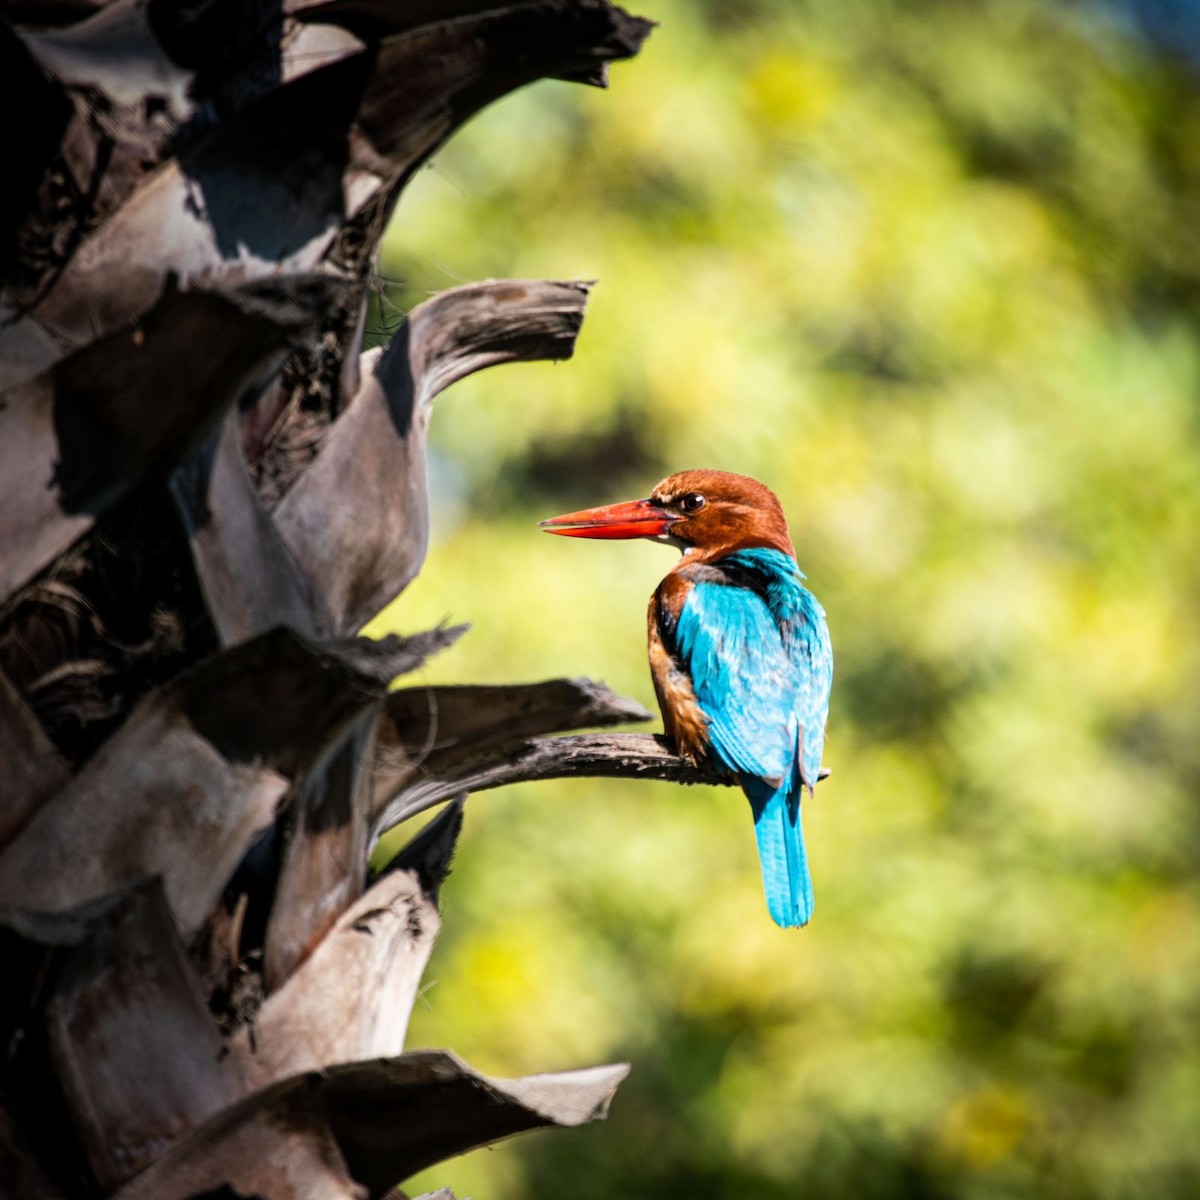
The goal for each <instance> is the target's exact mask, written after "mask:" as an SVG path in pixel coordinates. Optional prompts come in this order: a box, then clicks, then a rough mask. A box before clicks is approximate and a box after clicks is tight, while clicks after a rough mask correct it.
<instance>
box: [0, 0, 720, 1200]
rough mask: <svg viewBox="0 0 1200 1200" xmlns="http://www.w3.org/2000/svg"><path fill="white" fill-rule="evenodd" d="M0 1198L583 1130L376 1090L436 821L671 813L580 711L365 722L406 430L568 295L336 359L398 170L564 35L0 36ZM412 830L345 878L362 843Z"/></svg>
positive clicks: (659, 759)
mask: <svg viewBox="0 0 1200 1200" xmlns="http://www.w3.org/2000/svg"><path fill="white" fill-rule="evenodd" d="M0 13H2V14H4V15H6V16H7V17H8V18H9V20H10V21H11V22H13V23H14V24H12V25H11V26H9V27H0V93H3V95H2V100H3V103H4V111H6V112H9V113H17V112H20V113H25V114H27V117H28V120H27V124H26V127H25V128H24V129H22V131H21V132H22V135H23V136H22V137H21V138H20V139H19V140H18V139H16V138H15V137H14V138H11V140H10V143H9V146H8V148H7V153H6V155H5V163H6V173H7V175H8V180H9V183H8V184H6V187H5V189H4V193H5V194H4V196H3V200H2V202H3V205H4V207H3V209H0V279H2V281H3V287H2V290H0V388H2V389H3V394H2V396H0V764H2V772H3V773H2V776H0V953H2V954H3V961H4V963H5V969H4V971H3V972H2V973H0V978H2V980H3V982H2V983H0V1029H2V1031H3V1035H4V1040H3V1047H4V1052H3V1059H2V1063H3V1068H2V1070H3V1073H2V1075H0V1192H3V1194H4V1195H6V1196H14V1197H15V1196H20V1197H29V1198H35V1200H36V1198H41V1197H46V1198H50V1197H100V1196H120V1197H124V1198H128V1200H132V1198H134V1197H139V1198H140V1197H147V1198H150V1197H154V1198H155V1200H172V1198H175V1197H179V1198H181V1200H182V1198H183V1197H199V1196H224V1197H233V1196H251V1195H254V1196H261V1197H265V1198H267V1200H290V1198H293V1197H302V1196H303V1197H360V1196H382V1195H384V1194H385V1193H388V1191H389V1189H391V1188H392V1187H393V1185H395V1184H396V1182H397V1181H399V1180H403V1179H404V1178H405V1177H407V1176H408V1175H411V1174H412V1173H413V1172H415V1171H418V1170H421V1169H423V1168H424V1167H427V1166H429V1165H430V1164H432V1163H435V1162H437V1161H439V1160H440V1159H442V1158H445V1157H447V1156H449V1155H453V1154H457V1153H460V1152H462V1151H464V1150H466V1149H468V1148H470V1147H472V1146H477V1145H481V1144H484V1143H487V1142H489V1141H492V1140H495V1139H497V1138H501V1137H505V1136H507V1135H509V1134H512V1133H516V1132H519V1131H521V1130H525V1129H532V1128H536V1127H540V1126H555V1125H557V1126H568V1125H575V1124H579V1123H580V1122H583V1121H586V1120H590V1119H592V1118H595V1117H598V1116H601V1115H603V1112H604V1110H605V1107H606V1105H607V1103H608V1101H609V1098H610V1097H611V1095H612V1093H613V1091H614V1089H615V1087H616V1085H617V1083H618V1082H619V1080H620V1079H621V1078H622V1076H623V1075H624V1073H625V1070H626V1068H625V1067H624V1066H623V1065H618V1066H611V1067H597V1068H592V1069H590V1070H583V1071H578V1072H571V1073H567V1074H559V1075H549V1076H538V1077H532V1078H529V1079H522V1080H496V1079H487V1078H484V1077H483V1076H481V1075H478V1074H477V1073H475V1072H474V1071H472V1070H471V1069H470V1068H469V1067H467V1066H466V1065H465V1064H464V1063H462V1062H460V1061H459V1060H457V1059H456V1058H454V1057H453V1056H452V1055H450V1054H448V1053H441V1052H421V1053H411V1052H410V1053H405V1052H404V1038H405V1032H406V1028H407V1024H408V1018H409V1012H410V1009H411V1007H412V1003H413V1000H414V997H415V995H416V991H417V986H418V983H419V980H420V978H421V973H422V971H423V969H424V966H425V963H426V960H427V959H428V956H429V953H430V950H431V948H432V946H433V942H434V939H435V937H436V936H437V932H438V928H439V923H440V918H439V913H438V907H437V900H438V890H439V888H440V886H441V884H442V882H443V880H444V878H445V875H446V872H447V867H448V864H449V861H450V858H451V855H452V854H453V851H454V845H455V841H456V839H457V837H458V836H459V832H460V830H461V826H462V812H463V803H464V801H465V797H466V795H467V794H468V793H470V792H472V791H476V790H480V789H483V788H489V787H495V786H497V785H499V784H502V783H505V782H509V781H512V780H514V779H531V778H551V777H557V776H562V775H567V774H627V775H632V776H638V777H644V778H673V779H677V780H681V781H684V782H692V781H696V780H698V779H700V778H703V777H704V776H703V775H702V773H700V772H697V771H696V770H694V769H692V768H689V767H687V766H686V765H685V764H683V763H682V762H681V761H680V760H679V759H677V758H676V757H675V756H674V755H673V754H672V753H671V752H670V750H669V748H668V747H667V746H666V745H665V744H663V743H662V742H661V741H659V740H656V739H653V738H650V737H647V736H645V735H641V736H639V735H632V734H625V735H600V734H591V735H584V736H550V735H561V734H563V732H564V731H569V730H573V729H580V728H585V727H594V726H604V725H611V724H618V723H623V722H627V721H632V720H642V719H645V718H646V717H648V715H649V714H647V713H645V712H644V711H643V710H642V709H641V708H640V707H639V706H638V705H636V704H633V703H632V702H630V701H626V700H622V699H621V698H620V697H617V696H615V695H613V694H612V693H611V692H609V691H608V690H607V689H605V688H604V687H603V686H602V685H598V684H591V683H588V682H587V681H566V680H557V681H550V682H547V683H540V684H529V685H525V686H515V687H509V688H443V689H438V691H437V695H436V697H435V699H436V711H437V714H438V725H437V735H436V738H435V739H432V740H431V738H430V733H431V730H430V729H429V720H430V718H429V712H430V699H431V697H430V694H429V689H419V690H417V689H414V690H412V691H405V690H403V689H401V690H399V691H389V685H390V684H391V683H392V681H393V680H394V679H395V678H396V677H397V676H399V675H402V674H403V673H405V672H406V671H411V670H412V669H414V668H415V667H416V666H417V665H419V664H420V663H421V662H423V661H424V660H425V659H426V658H427V657H428V656H429V655H431V654H433V653H436V652H437V651H438V650H439V649H441V648H442V647H444V646H445V645H447V644H449V643H450V642H451V641H453V640H454V639H455V638H456V637H458V636H459V635H460V634H461V633H462V632H463V631H462V630H461V629H436V630H431V631H427V632H418V633H415V634H414V635H413V636H411V637H408V638H389V639H385V640H383V641H370V640H367V639H363V638H360V637H357V636H356V634H357V631H358V630H359V629H360V628H361V627H362V625H363V624H364V623H365V622H366V621H367V620H369V619H370V618H371V617H372V616H373V615H374V614H375V613H376V612H378V611H379V609H381V608H382V607H383V606H384V605H385V604H387V603H388V602H389V601H390V600H391V599H392V598H394V597H395V596H396V595H397V594H399V592H400V591H401V590H402V589H403V588H404V587H406V586H407V584H408V583H410V582H411V581H412V579H413V578H415V576H416V575H417V573H418V572H419V571H420V569H421V566H422V563H423V561H424V557H425V554H426V550H427V545H428V498H427V491H426V484H425V438H426V432H427V429H428V423H429V419H430V412H431V406H432V403H433V400H434V398H435V396H436V395H437V394H438V393H439V392H440V391H441V390H443V389H444V388H446V387H447V386H449V385H450V384H451V383H453V382H454V381H455V380H457V379H460V378H462V377H463V376H464V375H467V374H469V373H471V372H473V371H476V370H479V369H480V368H482V367H486V366H490V365H493V364H497V363H502V362H508V361H513V360H518V359H525V360H528V359H541V358H552V359H563V358H568V357H570V355H571V352H572V349H573V345H574V340H575V337H576V335H577V333H578V331H579V327H580V323H581V321H582V318H583V311H584V305H585V303H586V299H587V286H586V285H584V284H580V283H550V282H535V281H512V280H510V281H501V282H491V283H485V284H478V285H474V286H470V287H465V288H458V289H455V290H454V291H451V292H448V293H445V294H444V295H441V296H438V297H435V298H434V299H432V300H430V301H429V302H428V303H426V304H424V305H422V306H421V307H420V308H418V309H417V310H415V311H414V312H413V313H412V314H410V316H409V318H408V320H407V321H406V322H405V323H404V325H403V326H402V327H401V328H400V330H399V331H398V332H397V333H396V334H395V336H394V337H393V338H392V340H391V342H390V343H389V344H388V345H387V346H386V347H385V348H384V349H382V350H381V351H376V352H372V353H368V354H365V355H364V354H362V353H361V343H362V336H363V328H364V323H365V313H366V302H367V292H368V285H367V281H368V279H369V277H370V273H371V270H372V267H373V263H374V257H375V253H376V247H377V243H378V241H379V238H380V236H381V235H382V232H383V229H384V226H385V223H386V221H387V220H388V217H389V215H390V214H391V212H392V210H393V208H394V206H395V203H396V200H397V197H398V196H399V194H400V192H401V190H402V188H403V187H404V184H405V182H406V181H407V180H408V179H409V178H410V177H411V175H412V173H413V172H414V170H415V169H416V168H417V167H418V165H419V164H420V163H421V162H422V161H423V160H424V159H425V158H426V157H427V156H428V155H429V154H430V153H431V152H432V151H433V150H434V149H436V147H437V146H439V145H440V144H441V143H442V142H443V141H444V140H445V139H446V138H447V137H448V136H449V135H450V134H451V133H452V131H453V130H454V129H455V128H456V127H457V126H458V125H459V124H461V123H462V122H463V121H464V120H465V119H466V118H467V117H468V116H470V115H471V114H472V113H473V112H475V111H477V110H478V109H479V108H481V107H482V106H483V105H485V104H487V103H489V102H491V101H492V100H494V99H497V98H499V97H500V96H502V95H504V94H505V93H507V92H509V91H511V90H513V89H514V88H516V87H518V86H520V85H522V84H525V83H528V82H530V81H532V80H535V79H538V78H542V77H547V76H553V77H558V78H563V79H570V80H576V81H579V82H584V83H591V84H602V83H603V82H604V81H605V71H606V66H607V63H608V62H609V61H611V60H613V59H618V58H624V57H628V56H630V55H632V54H635V53H636V52H637V49H638V47H639V46H640V44H641V42H642V40H643V39H644V38H645V36H646V35H647V33H648V32H649V25H648V23H647V22H645V21H642V20H639V19H637V18H634V17H630V16H628V15H627V14H626V13H624V12H622V11H621V10H620V9H618V8H615V7H613V6H612V5H610V4H609V3H607V0H523V2H517V3H511V2H510V3H507V4H498V3H495V2H494V0H492V2H489V0H420V2H418V3H408V4H399V3H386V4H385V3H380V2H376V0H331V2H329V3H322V4H315V3H311V2H309V0H289V2H285V3H282V4H279V3H265V2H261V0H260V2H257V3H249V4H235V3H232V2H229V3H226V2H224V0H208V2H202V3H199V4H192V5H181V6H174V5H171V4H169V3H167V2H166V0H161V2H160V0H149V3H142V4H139V3H133V2H132V0H111V2H109V3H103V0H92V2H79V3H72V2H70V0H0ZM447 801H450V803H449V804H448V805H447V807H445V809H444V810H443V812H442V813H441V814H440V815H439V816H438V817H437V818H436V819H435V820H434V821H433V823H432V824H430V825H429V826H427V827H426V829H425V830H424V831H423V832H421V833H420V834H419V835H418V836H416V837H415V838H414V839H413V840H412V841H411V842H410V843H409V845H408V846H407V847H406V848H405V849H404V850H403V851H402V852H401V853H400V854H399V855H398V856H397V857H396V858H395V859H394V860H393V861H392V863H391V864H390V865H389V866H388V868H387V869H386V870H385V871H383V872H382V873H381V874H380V875H379V877H377V878H369V876H368V865H367V864H368V856H369V854H370V851H371V848H372V847H373V846H374V844H375V842H376V841H377V839H378V838H379V836H380V834H381V833H382V832H383V831H385V830H386V829H388V828H391V827H393V826H395V825H396V824H398V823H399V822H401V821H404V820H407V819H409V818H411V817H412V816H414V815H416V814H417V813H420V812H424V811H426V810H428V809H429V808H430V807H432V806H435V805H439V804H446V802H447Z"/></svg>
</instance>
